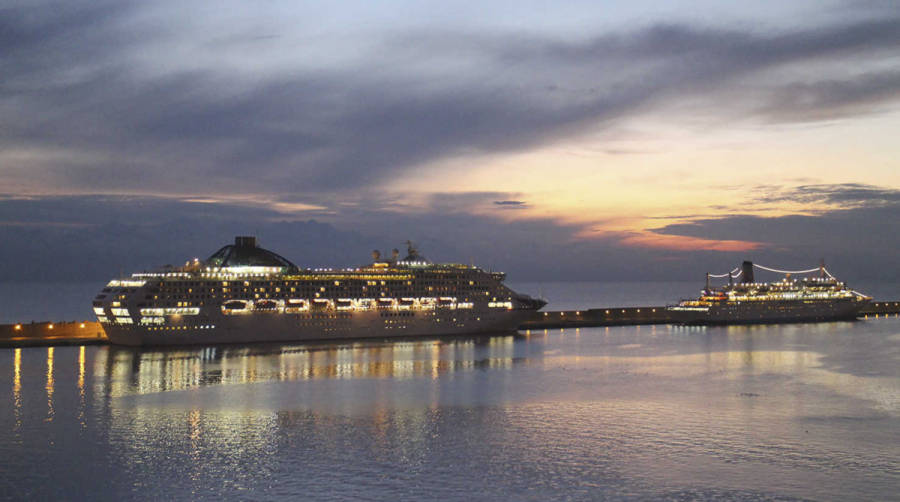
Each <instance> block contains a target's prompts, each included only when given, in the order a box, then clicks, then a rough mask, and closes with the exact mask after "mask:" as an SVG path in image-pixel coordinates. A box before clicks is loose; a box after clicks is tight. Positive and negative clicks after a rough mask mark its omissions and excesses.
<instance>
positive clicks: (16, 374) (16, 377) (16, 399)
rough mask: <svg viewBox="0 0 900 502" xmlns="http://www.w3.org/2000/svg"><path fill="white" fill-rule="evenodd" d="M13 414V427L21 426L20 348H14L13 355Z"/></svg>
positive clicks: (17, 428)
mask: <svg viewBox="0 0 900 502" xmlns="http://www.w3.org/2000/svg"><path fill="white" fill-rule="evenodd" d="M12 391H13V414H14V419H15V422H14V427H15V429H16V430H19V427H21V426H22V349H16V350H15V354H14V355H13V388H12Z"/></svg>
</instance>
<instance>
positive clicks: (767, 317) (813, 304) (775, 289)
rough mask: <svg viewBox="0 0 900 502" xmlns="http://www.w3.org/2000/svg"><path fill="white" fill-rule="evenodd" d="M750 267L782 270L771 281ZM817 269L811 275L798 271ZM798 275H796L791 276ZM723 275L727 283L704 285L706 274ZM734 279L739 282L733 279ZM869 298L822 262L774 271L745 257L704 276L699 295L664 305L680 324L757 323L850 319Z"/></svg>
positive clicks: (853, 317) (809, 272)
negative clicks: (757, 275)
mask: <svg viewBox="0 0 900 502" xmlns="http://www.w3.org/2000/svg"><path fill="white" fill-rule="evenodd" d="M754 267H757V268H760V269H763V270H768V271H770V272H776V273H782V274H784V277H783V278H782V279H781V280H779V281H776V282H769V283H761V282H756V281H755V280H754V274H753V269H754ZM812 273H817V275H815V276H803V274H812ZM797 275H800V276H801V277H800V278H796V277H795V276H797ZM726 276H727V277H728V285H726V286H723V287H721V288H718V289H716V288H712V287H710V278H711V277H712V278H723V277H726ZM737 278H740V282H735V279H737ZM870 301H871V297H869V296H866V295H864V294H862V293H859V292H857V291H854V290H852V289H849V288H848V287H847V285H846V284H845V283H843V282H841V281H838V280H837V279H836V278H835V277H834V276H833V275H831V274H830V273H829V272H828V270H826V269H825V265H824V263H823V264H822V265H821V266H819V267H818V268H813V269H809V270H798V271H785V270H777V269H772V268H768V267H763V266H761V265H755V264H754V263H753V262H750V261H745V262H744V263H743V264H742V266H741V267H739V268H736V269H734V270H732V271H731V272H729V273H727V274H721V275H712V274H706V288H705V289H704V290H703V293H702V294H701V296H700V298H698V299H696V300H683V301H681V302H680V303H679V304H678V305H675V306H670V307H668V310H669V312H670V313H671V314H672V317H673V318H674V319H676V320H678V321H680V322H683V323H685V324H763V323H782V322H821V321H840V320H854V319H856V318H857V316H858V315H859V312H860V311H861V310H862V309H863V308H864V307H865V306H866V305H867V304H868V303H869V302H870Z"/></svg>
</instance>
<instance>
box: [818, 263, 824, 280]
mask: <svg viewBox="0 0 900 502" xmlns="http://www.w3.org/2000/svg"><path fill="white" fill-rule="evenodd" d="M819 277H821V278H822V279H824V278H825V258H822V259H820V260H819Z"/></svg>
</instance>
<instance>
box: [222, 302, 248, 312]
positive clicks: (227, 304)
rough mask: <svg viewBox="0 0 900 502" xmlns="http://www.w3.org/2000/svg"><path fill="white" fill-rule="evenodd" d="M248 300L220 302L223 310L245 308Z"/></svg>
mask: <svg viewBox="0 0 900 502" xmlns="http://www.w3.org/2000/svg"><path fill="white" fill-rule="evenodd" d="M248 303H249V302H246V301H244V300H228V301H227V302H225V303H223V304H222V309H224V310H247V307H248V305H247V304H248Z"/></svg>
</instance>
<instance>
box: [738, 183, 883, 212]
mask: <svg viewBox="0 0 900 502" xmlns="http://www.w3.org/2000/svg"><path fill="white" fill-rule="evenodd" d="M753 191H754V192H755V193H756V194H757V195H756V196H754V197H753V198H754V199H755V200H757V201H759V202H761V203H780V202H799V203H804V204H824V205H830V206H837V207H840V208H851V207H860V206H884V205H897V204H900V190H897V189H894V188H884V187H878V186H874V185H866V184H862V183H842V184H816V185H800V186H796V187H780V186H760V187H755V188H754V189H753Z"/></svg>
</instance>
